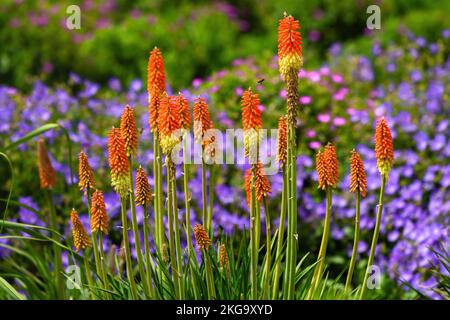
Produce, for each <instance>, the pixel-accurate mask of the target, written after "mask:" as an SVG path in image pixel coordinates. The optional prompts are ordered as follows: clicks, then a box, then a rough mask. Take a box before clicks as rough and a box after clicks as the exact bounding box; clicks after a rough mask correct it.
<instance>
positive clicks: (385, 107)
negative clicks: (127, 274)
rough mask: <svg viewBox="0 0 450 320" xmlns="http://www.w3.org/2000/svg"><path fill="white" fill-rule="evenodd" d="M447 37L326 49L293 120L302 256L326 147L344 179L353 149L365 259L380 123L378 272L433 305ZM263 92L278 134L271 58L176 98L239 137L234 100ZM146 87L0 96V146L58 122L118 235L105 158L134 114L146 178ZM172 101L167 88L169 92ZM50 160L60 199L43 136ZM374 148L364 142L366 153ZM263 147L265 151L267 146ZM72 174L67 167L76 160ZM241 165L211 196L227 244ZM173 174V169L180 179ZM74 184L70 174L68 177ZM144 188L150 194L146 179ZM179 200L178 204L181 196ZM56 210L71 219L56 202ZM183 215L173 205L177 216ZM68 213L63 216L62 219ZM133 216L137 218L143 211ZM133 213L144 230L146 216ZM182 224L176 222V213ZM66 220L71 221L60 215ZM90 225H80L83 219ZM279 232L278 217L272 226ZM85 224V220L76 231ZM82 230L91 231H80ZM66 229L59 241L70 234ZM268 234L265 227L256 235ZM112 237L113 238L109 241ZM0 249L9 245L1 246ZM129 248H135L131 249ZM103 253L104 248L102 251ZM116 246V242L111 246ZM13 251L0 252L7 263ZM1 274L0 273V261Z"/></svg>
mask: <svg viewBox="0 0 450 320" xmlns="http://www.w3.org/2000/svg"><path fill="white" fill-rule="evenodd" d="M449 42H450V41H449V32H448V31H444V32H443V34H442V37H441V40H439V41H438V42H436V43H428V42H427V40H426V39H424V38H416V37H415V36H414V35H412V34H411V33H409V32H405V34H404V35H403V36H402V38H401V40H399V41H398V43H394V44H391V45H389V46H383V45H381V44H380V43H378V42H377V41H376V40H374V41H373V42H372V52H371V54H369V55H367V56H362V55H360V54H358V52H355V51H352V50H344V49H343V48H341V46H340V45H339V44H335V45H333V46H332V47H331V48H330V50H329V53H328V59H327V63H325V64H323V65H321V66H318V67H317V68H309V67H308V62H307V61H305V66H306V69H302V70H301V71H300V73H299V77H300V93H301V97H300V104H301V107H302V116H301V120H300V124H301V128H302V135H301V138H300V141H301V144H300V150H299V157H298V164H297V166H298V180H297V188H298V190H299V201H298V214H299V223H300V238H299V239H300V240H299V243H300V249H301V250H302V251H304V252H308V251H312V252H315V251H317V250H318V243H319V242H318V240H317V239H319V237H320V231H321V221H322V220H323V217H324V214H325V201H324V200H322V199H323V197H321V196H320V194H319V191H318V190H317V175H316V172H315V169H314V168H315V160H314V154H315V151H316V150H317V149H318V148H320V147H321V146H323V145H325V144H326V143H327V142H328V140H329V139H333V143H335V145H336V146H337V149H338V155H339V160H340V162H341V168H348V160H347V159H348V156H349V152H350V150H352V149H353V148H355V149H357V150H358V151H359V152H360V153H361V155H362V156H363V159H364V163H365V167H366V171H367V179H368V196H367V197H366V198H364V199H363V200H362V203H361V213H362V216H361V228H362V242H361V243H360V246H359V252H360V253H364V254H363V255H361V257H360V258H361V259H364V258H365V257H366V256H367V255H366V253H367V251H368V244H369V241H370V239H371V235H372V230H373V227H374V223H375V218H374V216H375V210H376V204H377V191H378V189H379V187H380V178H379V174H378V171H377V166H376V159H375V153H374V151H373V142H372V132H373V128H374V124H375V120H376V119H377V118H378V117H381V116H384V117H386V118H387V119H388V121H389V124H390V126H391V129H392V132H393V137H394V147H395V162H394V167H393V169H392V171H391V173H390V175H389V182H388V186H387V190H386V195H387V201H386V202H387V204H386V205H385V208H384V214H383V217H382V221H381V231H380V232H381V233H380V241H379V245H378V248H377V254H376V259H377V264H378V265H379V266H380V267H381V268H382V269H383V270H384V271H386V272H387V274H388V276H389V277H390V278H391V279H393V280H394V281H396V282H397V283H398V284H399V285H402V286H403V287H404V289H405V290H409V287H408V286H405V285H403V283H404V282H407V283H409V284H410V285H411V286H412V287H414V288H415V289H416V290H418V291H420V292H422V293H423V294H426V295H428V296H430V297H432V298H435V299H439V298H442V296H440V295H439V293H437V292H436V290H434V289H435V287H436V284H437V283H436V282H437V280H436V279H435V277H434V276H433V273H432V272H430V270H432V269H436V268H437V269H440V270H439V271H440V272H441V273H443V274H446V275H449V274H448V271H447V270H446V269H445V268H444V266H442V265H441V264H439V261H438V260H437V258H436V256H435V254H434V253H433V252H432V249H433V250H438V251H439V250H442V249H443V248H444V249H445V250H448V249H449V231H450V230H449V222H450V161H449V159H450V120H449V119H450V99H449V98H450V97H449V92H450V59H449V56H448V53H449V52H448V47H449V44H450V43H449ZM260 78H264V79H265V81H264V82H262V83H261V84H259V85H258V86H257V90H258V91H259V93H260V96H261V108H262V109H263V110H264V112H263V123H264V127H266V128H276V121H277V118H278V116H279V115H281V113H282V110H283V109H284V98H285V94H286V93H285V91H284V90H283V89H282V83H281V81H280V79H279V76H278V65H277V59H276V57H274V59H272V61H271V63H270V64H267V63H266V62H265V60H262V61H256V60H255V59H237V60H235V61H233V63H232V65H231V66H230V67H229V68H228V69H224V70H222V71H219V72H216V73H214V74H212V75H211V76H210V77H208V78H205V79H193V81H192V85H191V87H190V88H187V89H186V90H183V91H182V92H183V93H184V94H185V95H186V97H188V99H189V100H190V101H191V102H192V101H193V99H194V97H196V96H197V95H199V94H202V95H203V96H206V97H207V99H208V101H209V104H210V107H211V114H212V116H213V117H214V120H215V123H216V126H217V127H218V128H221V129H225V128H240V127H241V122H240V107H239V99H240V96H241V94H242V91H243V90H244V89H246V88H247V87H248V86H249V85H255V83H256V80H257V79H260ZM145 87H146V86H145V82H143V80H142V79H136V80H133V81H132V82H131V83H130V84H129V85H124V84H123V83H121V82H120V81H119V80H118V79H115V78H113V79H111V80H110V81H109V83H108V87H107V88H104V87H101V86H100V85H98V84H96V83H93V82H90V81H88V80H86V79H81V78H80V77H79V76H78V75H76V74H74V73H72V74H71V75H70V81H69V82H68V83H66V84H63V85H60V86H56V87H53V88H50V87H48V86H46V85H45V84H44V83H42V82H39V81H37V82H36V83H35V84H34V86H33V88H32V90H31V92H30V93H29V94H23V93H22V92H20V91H19V90H16V89H15V88H12V87H7V86H1V85H0V106H1V112H0V146H5V145H7V144H9V143H10V142H13V141H15V140H17V139H18V138H20V137H22V136H23V135H25V134H27V133H28V132H30V131H32V130H34V129H36V128H38V127H39V126H41V125H43V124H45V123H48V122H58V123H59V124H61V125H62V126H63V127H64V128H66V129H67V130H68V132H69V136H70V139H71V141H72V143H74V152H73V154H72V156H74V155H75V153H78V151H80V150H81V149H83V150H85V151H86V152H87V153H88V154H89V155H90V162H91V165H92V167H93V169H94V171H95V173H96V177H97V179H99V180H100V188H101V189H103V190H105V201H106V204H107V210H108V214H109V216H110V217H111V219H112V220H113V224H114V225H113V226H114V228H119V227H120V221H119V219H117V218H118V215H119V210H120V208H119V200H118V196H117V195H116V194H115V193H114V192H113V191H112V189H111V188H110V187H109V180H108V177H109V175H108V166H107V161H106V159H107V153H106V143H107V138H106V133H107V130H108V129H109V128H110V127H111V126H112V125H117V120H116V119H118V117H119V116H120V114H121V112H122V110H123V106H124V105H125V104H129V105H131V106H133V107H135V110H136V113H137V115H138V125H139V126H140V127H141V128H142V134H141V138H140V143H141V146H140V150H142V152H141V153H140V154H139V156H138V162H139V163H140V164H141V165H142V166H144V167H146V168H151V163H152V159H153V154H152V148H151V144H150V141H151V140H152V139H151V133H150V130H149V125H148V113H147V98H148V96H147V92H146V90H145ZM168 92H169V94H170V93H171V89H170V88H168ZM44 137H45V138H46V139H47V142H48V145H49V150H50V152H51V153H52V154H53V155H54V156H55V157H54V158H53V159H52V160H53V164H54V166H55V169H56V170H57V171H58V172H59V173H60V177H61V180H63V179H62V178H64V182H65V184H64V183H63V182H62V181H60V183H59V190H66V189H67V185H70V184H71V183H76V182H77V181H76V177H74V180H73V181H72V179H71V176H70V168H69V165H68V161H67V156H68V149H67V142H66V141H65V140H64V137H63V135H62V132H61V131H48V132H46V133H45V134H44ZM368 141H370V143H368ZM263 147H264V146H263ZM34 148H35V146H34V145H31V144H29V145H22V146H20V147H19V150H20V152H18V153H17V154H16V155H11V158H12V159H13V161H14V163H15V165H17V168H18V170H21V171H22V172H26V173H27V174H28V175H20V176H19V177H18V178H17V179H18V182H17V185H18V187H17V188H18V189H19V190H20V192H19V193H17V192H16V195H17V194H21V196H20V197H18V198H17V199H16V200H17V201H19V202H20V203H23V204H26V205H27V206H30V207H31V208H32V209H35V210H39V207H40V205H41V204H40V199H39V197H38V196H36V195H34V194H33V190H35V189H36V188H37V181H38V179H36V178H33V177H36V174H37V166H36V162H35V160H34V153H35V149H34ZM74 163H75V161H74ZM194 167H195V166H192V170H191V180H190V182H189V183H190V186H189V187H190V190H191V192H192V199H193V200H194V203H195V206H194V208H192V215H191V216H192V219H193V221H192V223H195V222H196V221H197V217H199V216H200V215H199V210H198V208H201V205H202V204H201V199H202V197H201V188H200V186H201V176H200V171H199V170H196V169H195V168H194ZM245 168H246V167H245V166H237V165H222V167H221V170H220V176H219V177H218V182H217V186H216V201H215V206H214V216H213V219H214V222H213V225H214V226H215V229H216V232H219V229H220V230H223V232H224V233H225V234H232V233H234V232H235V230H236V229H238V230H243V229H244V228H248V214H247V210H248V208H247V204H246V201H245V194H244V190H243V188H242V185H243V176H244V174H243V172H244V170H245ZM178 172H181V170H178ZM348 173H349V172H348V169H345V170H344V169H341V179H340V183H339V186H338V190H337V191H336V192H335V194H334V196H333V216H332V219H333V220H332V224H331V226H332V229H331V237H332V241H331V242H330V248H329V252H330V256H331V261H330V263H331V265H332V266H333V265H337V266H339V267H340V268H341V269H340V270H343V268H344V267H345V263H346V261H347V257H349V256H350V255H351V244H352V236H353V234H352V232H353V231H352V230H353V226H352V221H353V217H354V199H353V197H352V196H351V194H349V193H348V191H347V190H348V188H349V174H348ZM75 176H76V175H75ZM269 178H270V182H271V184H272V194H271V195H270V200H271V201H270V203H271V204H270V206H271V208H273V210H272V213H275V212H277V211H276V209H277V208H279V203H280V195H281V181H282V177H281V173H279V174H276V175H273V176H270V177H269ZM150 183H151V184H153V181H152V177H151V175H150ZM179 189H180V190H179V191H180V192H177V195H178V196H179V197H180V199H179V203H180V204H182V203H183V202H184V194H183V192H182V189H181V187H180V188H179ZM56 194H61V196H58V197H57V199H56V201H57V204H58V205H59V206H60V207H61V208H66V209H67V208H68V200H67V199H66V198H65V197H64V196H62V194H63V192H59V193H58V192H56ZM180 206H181V205H180ZM66 209H64V210H65V211H68V209H67V210H66ZM139 210H140V209H139ZM139 210H138V214H139V215H140V220H141V221H142V213H141V211H139ZM179 212H180V221H182V219H183V216H184V213H183V209H182V206H181V207H180V210H179ZM67 214H68V212H67ZM82 217H85V218H86V217H87V215H82ZM9 218H10V219H13V220H14V219H15V220H17V221H20V222H23V223H29V224H36V225H44V222H43V221H42V219H41V217H39V216H38V215H37V214H36V213H34V211H32V210H28V209H27V208H25V207H20V209H19V208H18V209H17V215H15V216H12V217H9ZM273 219H274V222H275V225H276V224H277V217H276V216H273ZM83 222H84V223H86V227H87V224H88V221H83ZM87 229H88V230H89V228H87ZM69 230H70V229H69V226H67V230H66V235H68V234H69ZM262 230H264V228H262ZM113 238H114V237H113ZM1 241H2V242H4V241H5V240H1ZM132 241H134V239H133V240H132ZM110 245H111V243H110V242H105V246H107V247H109V246H110ZM116 245H117V243H116ZM8 254H9V252H8V251H7V250H6V249H4V248H0V257H1V258H2V259H4V258H5V257H6V256H7V255H8ZM0 263H1V262H0Z"/></svg>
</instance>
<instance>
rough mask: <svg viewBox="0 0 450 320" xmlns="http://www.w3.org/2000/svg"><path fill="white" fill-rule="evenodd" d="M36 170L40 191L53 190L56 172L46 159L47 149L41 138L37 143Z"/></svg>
mask: <svg viewBox="0 0 450 320" xmlns="http://www.w3.org/2000/svg"><path fill="white" fill-rule="evenodd" d="M38 168H39V180H40V183H41V188H42V189H53V188H54V187H55V185H56V172H55V169H53V166H52V162H51V161H50V158H49V157H48V152H47V148H46V147H45V141H44V139H43V138H41V139H39V142H38Z"/></svg>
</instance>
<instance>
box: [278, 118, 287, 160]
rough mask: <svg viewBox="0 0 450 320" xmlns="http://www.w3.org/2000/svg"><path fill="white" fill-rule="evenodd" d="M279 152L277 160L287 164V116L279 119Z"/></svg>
mask: <svg viewBox="0 0 450 320" xmlns="http://www.w3.org/2000/svg"><path fill="white" fill-rule="evenodd" d="M277 146H278V152H277V160H278V162H281V163H282V165H285V164H286V162H287V124H286V117H285V116H282V117H280V119H279V120H278V141H277Z"/></svg>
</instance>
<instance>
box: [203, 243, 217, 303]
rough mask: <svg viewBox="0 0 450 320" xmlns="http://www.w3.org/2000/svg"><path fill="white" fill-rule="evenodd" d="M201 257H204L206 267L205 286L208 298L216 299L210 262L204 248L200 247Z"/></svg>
mask: <svg viewBox="0 0 450 320" xmlns="http://www.w3.org/2000/svg"><path fill="white" fill-rule="evenodd" d="M202 252H203V258H204V259H205V269H206V286H207V287H208V298H209V299H210V300H215V299H216V289H215V286H214V275H213V273H212V270H211V262H210V261H209V256H208V253H207V252H206V250H205V249H202Z"/></svg>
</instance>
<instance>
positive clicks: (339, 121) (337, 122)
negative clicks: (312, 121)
mask: <svg viewBox="0 0 450 320" xmlns="http://www.w3.org/2000/svg"><path fill="white" fill-rule="evenodd" d="M346 122H347V121H346V120H345V118H342V117H336V118H334V119H333V124H334V125H335V126H337V127H340V126H343V125H344V124H345V123H346Z"/></svg>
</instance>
